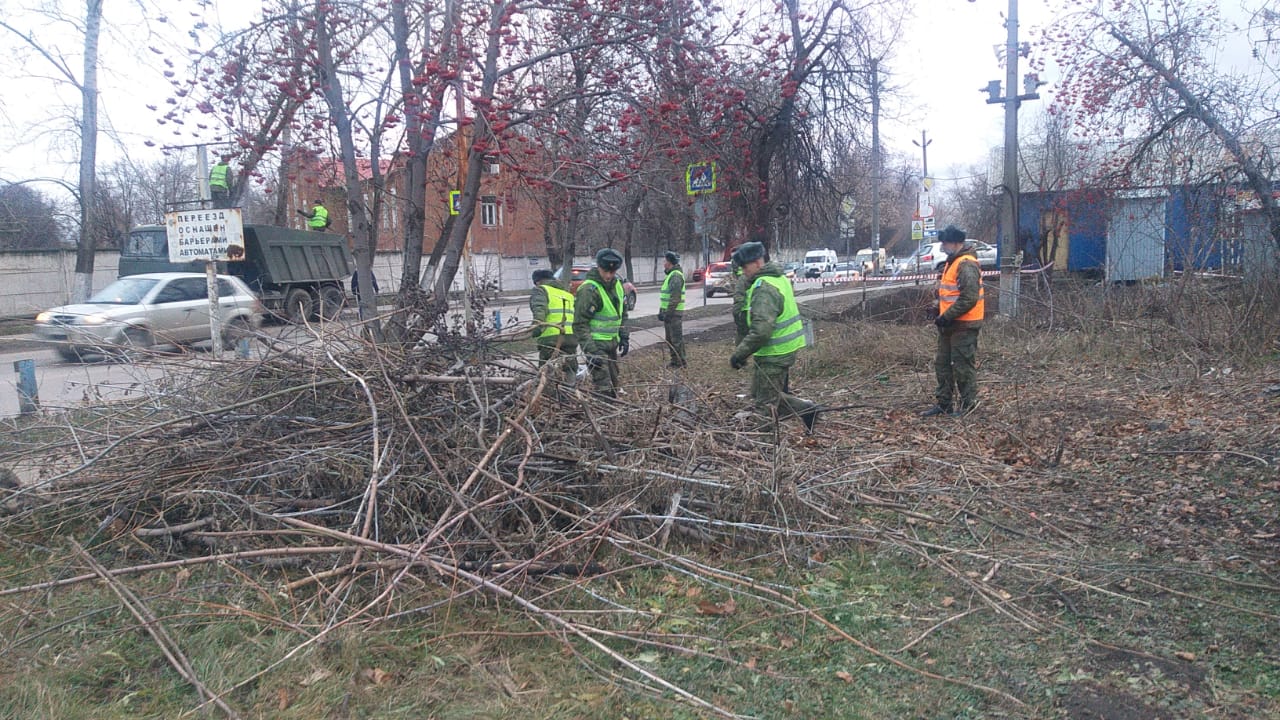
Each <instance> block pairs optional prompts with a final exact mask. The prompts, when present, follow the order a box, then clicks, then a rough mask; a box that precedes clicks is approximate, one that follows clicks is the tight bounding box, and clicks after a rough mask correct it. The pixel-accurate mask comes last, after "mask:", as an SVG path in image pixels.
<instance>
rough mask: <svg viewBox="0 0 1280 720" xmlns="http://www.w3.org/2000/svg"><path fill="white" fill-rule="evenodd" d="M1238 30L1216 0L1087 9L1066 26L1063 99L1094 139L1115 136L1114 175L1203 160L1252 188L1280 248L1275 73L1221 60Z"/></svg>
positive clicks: (1206, 173) (1223, 177)
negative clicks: (1230, 68)
mask: <svg viewBox="0 0 1280 720" xmlns="http://www.w3.org/2000/svg"><path fill="white" fill-rule="evenodd" d="M1253 4H1254V5H1255V6H1257V7H1258V8H1259V9H1258V10H1257V11H1256V13H1255V14H1254V17H1255V18H1265V17H1274V13H1273V12H1272V11H1268V10H1266V8H1265V7H1263V3H1262V2H1261V0H1258V1H1257V2H1254V3H1253ZM1229 30H1230V28H1229V26H1228V24H1226V23H1224V21H1223V19H1222V17H1221V14H1220V8H1219V7H1218V4H1217V3H1213V2H1209V1H1208V0H1167V2H1163V3H1157V4H1153V3H1147V2H1140V1H1139V0H1120V1H1119V2H1113V3H1106V4H1105V5H1103V4H1100V5H1097V6H1096V7H1094V8H1093V9H1090V10H1083V11H1079V12H1077V13H1074V14H1072V15H1070V16H1068V17H1067V18H1066V19H1064V20H1063V21H1061V22H1060V24H1059V35H1058V36H1059V37H1060V38H1061V41H1060V50H1059V57H1058V61H1059V63H1060V64H1061V65H1062V66H1063V68H1064V72H1065V82H1064V84H1063V88H1062V90H1061V92H1060V97H1061V98H1062V102H1063V103H1064V104H1065V105H1066V106H1067V108H1068V109H1069V111H1071V112H1072V113H1073V117H1074V118H1075V119H1076V120H1077V121H1078V122H1079V123H1081V125H1082V126H1083V127H1085V128H1087V129H1088V130H1090V131H1093V132H1095V133H1097V135H1096V136H1095V141H1096V139H1097V138H1099V137H1100V138H1104V139H1111V140H1113V141H1114V143H1115V146H1116V148H1117V152H1118V153H1119V156H1120V158H1121V159H1122V162H1121V163H1120V164H1119V166H1118V167H1117V168H1116V169H1115V170H1116V171H1115V172H1114V173H1112V175H1111V177H1112V178H1113V179H1119V180H1126V179H1128V180H1136V181H1137V182H1139V183H1141V182H1146V181H1149V179H1150V178H1153V177H1160V176H1162V175H1166V174H1167V173H1165V172H1164V168H1165V166H1167V165H1168V163H1169V159H1170V158H1171V157H1176V156H1182V157H1190V158H1195V159H1196V162H1195V167H1194V168H1192V170H1193V171H1194V173H1196V174H1197V175H1198V176H1200V177H1202V178H1204V179H1214V180H1217V181H1219V182H1242V183H1243V184H1244V185H1245V186H1247V187H1248V188H1249V189H1250V190H1252V192H1253V193H1254V195H1255V196H1256V197H1257V198H1258V202H1259V203H1260V204H1261V206H1262V209H1263V212H1264V213H1265V216H1266V218H1267V224H1268V228H1269V231H1270V234H1271V237H1272V239H1273V241H1274V243H1275V244H1276V246H1277V248H1280V206H1278V205H1277V201H1276V199H1275V197H1274V196H1273V193H1272V184H1273V179H1274V178H1275V177H1276V172H1277V160H1280V158H1277V156H1276V155H1275V153H1274V150H1273V148H1274V147H1275V144H1274V142H1273V141H1274V139H1275V137H1276V136H1277V129H1278V127H1280V116H1277V115H1276V113H1275V111H1274V110H1275V105H1276V102H1275V96H1274V88H1275V87H1276V85H1275V78H1274V76H1272V77H1269V78H1265V79H1263V78H1260V77H1259V76H1257V75H1253V74H1250V75H1246V74H1243V73H1240V74H1233V73H1230V72H1224V71H1223V69H1222V68H1219V67H1216V66H1215V65H1214V64H1213V63H1212V61H1211V60H1210V58H1213V57H1214V56H1215V52H1216V50H1214V49H1215V48H1218V47H1221V46H1223V45H1224V44H1227V42H1228V39H1227V36H1228V35H1229ZM1273 75H1274V73H1273ZM1269 141H1271V142H1269Z"/></svg>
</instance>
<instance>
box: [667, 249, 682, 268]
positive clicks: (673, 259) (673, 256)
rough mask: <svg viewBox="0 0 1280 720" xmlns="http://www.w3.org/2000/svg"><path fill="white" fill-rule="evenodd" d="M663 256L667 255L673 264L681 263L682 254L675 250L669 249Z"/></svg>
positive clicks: (668, 260)
mask: <svg viewBox="0 0 1280 720" xmlns="http://www.w3.org/2000/svg"><path fill="white" fill-rule="evenodd" d="M663 257H665V258H666V259H667V262H669V263H671V264H672V265H679V264H680V254H679V253H677V252H675V251H674V250H668V251H667V252H666V254H664V255H663Z"/></svg>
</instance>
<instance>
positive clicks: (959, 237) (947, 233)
mask: <svg viewBox="0 0 1280 720" xmlns="http://www.w3.org/2000/svg"><path fill="white" fill-rule="evenodd" d="M965 237H966V235H965V234H964V231H963V230H961V229H960V228H958V227H956V226H955V225H948V226H946V227H945V228H943V229H942V232H940V233H938V242H941V243H962V242H964V241H965Z"/></svg>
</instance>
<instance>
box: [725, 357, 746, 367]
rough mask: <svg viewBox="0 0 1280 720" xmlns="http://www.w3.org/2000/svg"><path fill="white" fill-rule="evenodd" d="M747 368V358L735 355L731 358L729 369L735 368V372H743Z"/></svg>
mask: <svg viewBox="0 0 1280 720" xmlns="http://www.w3.org/2000/svg"><path fill="white" fill-rule="evenodd" d="M746 366H747V359H746V358H742V357H738V356H737V355H734V356H732V357H730V358H729V367H731V368H733V369H734V370H741V369H742V368H744V367H746Z"/></svg>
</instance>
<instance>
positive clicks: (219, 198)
mask: <svg viewBox="0 0 1280 720" xmlns="http://www.w3.org/2000/svg"><path fill="white" fill-rule="evenodd" d="M230 163H231V156H230V155H223V156H222V159H220V160H218V162H217V163H216V164H215V165H214V166H213V167H211V168H209V195H210V197H212V198H213V207H214V208H215V209H219V210H222V209H225V208H229V207H231V180H232V178H231V165H230Z"/></svg>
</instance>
